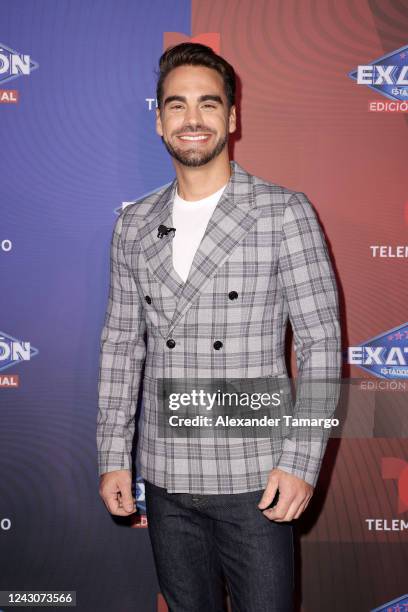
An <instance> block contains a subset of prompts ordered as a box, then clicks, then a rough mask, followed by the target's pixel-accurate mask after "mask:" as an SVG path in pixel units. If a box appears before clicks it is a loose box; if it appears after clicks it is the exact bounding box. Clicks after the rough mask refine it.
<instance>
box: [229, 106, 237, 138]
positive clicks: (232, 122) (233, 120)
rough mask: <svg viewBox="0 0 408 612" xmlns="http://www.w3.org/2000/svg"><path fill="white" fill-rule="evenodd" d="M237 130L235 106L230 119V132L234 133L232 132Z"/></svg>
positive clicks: (231, 109)
mask: <svg viewBox="0 0 408 612" xmlns="http://www.w3.org/2000/svg"><path fill="white" fill-rule="evenodd" d="M236 129H237V116H236V108H235V104H233V105H232V106H231V108H230V114H229V118H228V131H229V132H230V133H232V132H235V130H236Z"/></svg>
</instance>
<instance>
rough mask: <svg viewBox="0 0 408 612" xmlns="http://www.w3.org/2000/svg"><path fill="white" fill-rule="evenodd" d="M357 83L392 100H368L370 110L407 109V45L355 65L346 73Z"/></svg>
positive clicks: (405, 110)
mask: <svg viewBox="0 0 408 612" xmlns="http://www.w3.org/2000/svg"><path fill="white" fill-rule="evenodd" d="M348 76H349V77H350V78H351V79H353V80H354V81H356V82H357V84H358V85H365V86H366V87H370V89H373V90H374V91H375V92H376V93H380V94H382V95H383V96H385V97H386V98H388V99H389V100H392V102H377V101H371V102H369V105H368V108H369V110H370V111H377V112H378V111H379V112H396V111H397V112H398V111H403V112H407V111H408V45H407V46H405V47H401V48H400V49H397V50H396V51H393V52H392V53H388V54H387V55H383V56H382V57H380V58H379V59H376V60H374V61H373V62H371V63H370V64H364V65H360V66H357V69H356V70H352V71H351V72H349V75H348Z"/></svg>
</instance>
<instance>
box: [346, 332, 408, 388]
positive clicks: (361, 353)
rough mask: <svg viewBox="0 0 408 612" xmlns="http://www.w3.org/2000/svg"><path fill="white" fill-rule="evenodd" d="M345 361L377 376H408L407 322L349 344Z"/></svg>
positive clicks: (390, 377)
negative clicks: (356, 343)
mask: <svg viewBox="0 0 408 612" xmlns="http://www.w3.org/2000/svg"><path fill="white" fill-rule="evenodd" d="M347 363H349V364H351V365H357V366H359V367H360V368H362V369H363V370H366V371H367V372H370V374H373V375H374V376H378V377H379V378H389V379H396V378H408V323H404V325H401V326H399V327H394V328H393V329H390V330H389V331H387V332H385V333H384V334H380V335H379V336H375V337H374V338H371V339H370V340H366V341H365V342H363V343H362V344H359V345H358V346H349V347H348V350H347Z"/></svg>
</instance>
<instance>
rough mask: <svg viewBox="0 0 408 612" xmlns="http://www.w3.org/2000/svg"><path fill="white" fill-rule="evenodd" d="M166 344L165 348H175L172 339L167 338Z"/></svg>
mask: <svg viewBox="0 0 408 612" xmlns="http://www.w3.org/2000/svg"><path fill="white" fill-rule="evenodd" d="M166 344H167V346H168V347H169V348H174V347H175V346H176V341H175V340H173V338H169V339H168V340H167V342H166Z"/></svg>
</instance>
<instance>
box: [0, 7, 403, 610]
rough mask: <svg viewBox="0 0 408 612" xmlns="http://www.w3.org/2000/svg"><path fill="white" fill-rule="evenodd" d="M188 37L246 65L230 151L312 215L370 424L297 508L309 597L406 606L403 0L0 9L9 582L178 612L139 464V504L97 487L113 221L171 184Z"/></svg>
mask: <svg viewBox="0 0 408 612" xmlns="http://www.w3.org/2000/svg"><path fill="white" fill-rule="evenodd" d="M189 40H191V41H197V42H202V43H205V44H208V45H209V46H211V47H212V48H214V50H215V51H217V52H218V53H221V54H222V55H223V56H224V57H225V58H226V59H227V60H228V61H229V62H231V63H232V65H233V66H234V67H235V69H236V71H237V74H238V77H239V96H238V106H239V114H240V119H239V129H238V132H237V134H236V137H235V138H234V141H233V142H232V143H231V156H232V157H233V158H234V159H236V160H237V161H238V163H239V164H241V165H242V166H243V167H244V168H245V169H246V170H248V171H249V172H251V173H252V174H255V175H257V176H261V177H263V178H265V179H267V180H269V181H271V182H275V183H279V184H281V185H285V186H287V187H289V188H291V189H295V190H297V191H302V192H305V193H306V194H307V195H308V196H309V198H310V200H311V201H312V203H313V205H314V207H315V209H316V211H317V214H318V217H319V219H320V221H321V224H322V226H323V228H324V230H325V232H326V236H327V240H328V244H329V249H330V252H331V254H332V258H333V263H334V267H335V271H336V274H337V278H338V283H339V291H340V301H341V312H342V327H343V344H344V370H343V377H344V378H345V379H348V380H349V381H351V382H353V383H355V384H353V385H351V386H352V387H353V389H354V390H355V393H354V395H355V397H356V402H355V405H354V406H353V409H354V410H355V411H359V410H360V409H361V414H364V415H365V417H367V414H369V415H370V416H369V417H367V418H369V421H370V422H371V426H368V429H367V431H368V433H367V434H364V435H363V434H361V436H348V437H344V438H342V439H340V438H337V439H331V440H330V441H329V444H328V450H327V453H326V457H325V460H324V464H323V468H322V471H321V475H320V478H319V481H318V484H317V488H316V491H315V495H314V498H313V500H312V502H311V503H310V505H309V507H308V509H307V511H306V512H305V514H304V516H303V517H302V518H301V519H299V521H298V522H297V538H296V540H297V542H296V558H297V595H296V597H297V608H296V609H297V611H298V612H300V611H302V612H321V611H323V610H333V611H337V612H344V611H345V610H347V611H350V612H360V611H361V612H368V611H371V610H377V611H380V610H384V611H386V612H402V611H406V610H408V595H407V593H408V553H407V549H408V547H407V541H408V537H407V536H408V443H407V435H408V434H407V428H408V427H407V424H408V416H406V415H407V413H408V401H407V397H408V395H407V393H406V390H407V389H408V310H407V296H408V289H407V285H408V275H407V262H408V239H407V230H408V170H407V161H408V4H407V2H406V1H405V0H341V1H338V2H337V1H336V2H334V1H333V0H285V1H283V0H259V1H258V0H255V1H254V0H221V1H219V0H137V1H135V0H98V1H95V0H53V1H52V0H24V1H23V0H19V1H15V0H2V1H1V3H0V145H1V152H2V155H1V166H0V168H1V180H0V202H1V216H0V266H1V291H0V293H1V318H0V591H39V592H44V591H58V592H60V594H61V597H66V598H68V599H67V600H66V604H67V603H71V605H74V604H75V605H76V608H77V609H78V610H81V611H83V612H99V611H109V612H131V611H132V612H136V611H137V612H159V611H160V612H165V611H166V610H167V608H166V605H165V603H164V600H163V598H162V597H161V594H160V589H159V586H158V582H157V578H156V574H155V569H154V563H153V557H152V552H151V548H150V541H149V537H148V530H147V528H146V527H147V519H146V516H145V514H144V510H145V506H144V483H143V480H142V479H141V478H140V475H139V474H138V469H137V466H135V473H134V486H135V495H136V497H137V500H138V506H139V508H140V514H139V515H138V516H136V515H134V516H133V517H132V518H126V519H121V518H115V517H112V516H111V515H110V514H109V513H108V512H107V510H106V508H105V506H104V505H103V503H102V501H101V499H100V497H99V494H98V484H99V479H98V474H97V460H96V441H95V426H96V415H97V374H98V359H99V336H100V332H101V329H102V325H103V320H104V316H105V308H106V303H107V294H108V273H109V245H110V239H111V233H112V229H113V225H114V222H115V219H116V217H117V214H118V213H119V211H120V210H121V208H122V207H123V206H126V204H127V203H129V202H132V201H135V200H137V199H138V198H140V197H142V196H143V195H145V194H148V193H150V192H151V191H154V190H156V189H158V188H159V187H161V186H163V185H165V184H167V183H169V182H170V181H171V180H172V179H173V177H174V169H173V166H172V162H171V159H170V157H169V156H168V154H167V152H166V150H165V148H164V147H163V145H162V142H161V140H160V138H159V136H157V134H156V132H155V125H154V122H155V107H156V98H155V85H156V70H157V63H158V59H159V57H160V55H161V53H162V52H163V51H164V50H165V49H166V48H167V47H168V46H169V45H173V44H176V43H179V42H182V41H189ZM290 359H291V360H292V364H293V359H294V354H293V349H292V354H291V355H290V354H289V356H288V360H290ZM395 406H397V409H396V408H395ZM140 409H141V406H140V405H139V407H138V410H139V412H140ZM396 415H397V416H396ZM370 419H371V420H370ZM395 419H397V420H395ZM135 443H136V441H135ZM72 591H75V592H76V595H74V596H73V599H72V601H70V599H69V597H70V596H69V595H68V593H69V592H72ZM54 601H55V600H54ZM60 601H63V599H60ZM20 603H23V602H20ZM26 604H27V607H29V609H36V608H34V607H30V606H29V603H27V602H26ZM13 605H17V602H16V601H15V602H14V604H13ZM49 605H50V607H51V608H53V609H54V608H55V609H59V608H58V607H57V606H56V605H55V604H52V603H51V604H49ZM8 609H11V608H10V607H9V605H7V600H5V599H4V597H3V599H2V600H0V610H1V611H3V610H4V611H5V610H8ZM192 612H193V611H192ZM209 612H210V611H209Z"/></svg>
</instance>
